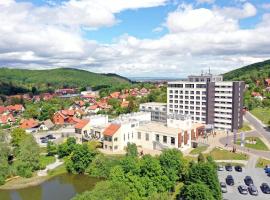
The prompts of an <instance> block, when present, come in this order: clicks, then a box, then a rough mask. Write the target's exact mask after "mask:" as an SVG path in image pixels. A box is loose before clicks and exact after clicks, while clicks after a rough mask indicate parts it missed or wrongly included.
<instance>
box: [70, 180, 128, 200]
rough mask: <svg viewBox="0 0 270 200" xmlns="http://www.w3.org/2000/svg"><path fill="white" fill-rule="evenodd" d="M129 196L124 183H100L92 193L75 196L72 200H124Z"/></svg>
mask: <svg viewBox="0 0 270 200" xmlns="http://www.w3.org/2000/svg"><path fill="white" fill-rule="evenodd" d="M129 194H130V190H129V187H128V186H127V185H126V184H125V183H121V182H117V183H114V182H110V181H101V182H99V183H97V184H96V186H95V188H94V189H93V190H92V191H87V192H84V193H82V194H80V195H77V196H75V197H74V198H73V199H72V200H102V199H106V200H116V199H117V200H125V199H126V197H127V196H128V195H129Z"/></svg>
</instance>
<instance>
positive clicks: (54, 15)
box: [0, 0, 270, 77]
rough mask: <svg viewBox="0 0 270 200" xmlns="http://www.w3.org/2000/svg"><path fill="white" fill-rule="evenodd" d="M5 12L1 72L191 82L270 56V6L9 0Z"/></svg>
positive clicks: (259, 1)
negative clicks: (59, 71) (189, 78)
mask: <svg viewBox="0 0 270 200" xmlns="http://www.w3.org/2000/svg"><path fill="white" fill-rule="evenodd" d="M0 10H2V12H1V13H0V27H1V28H0V40H2V41H3V42H2V43H0V66H2V67H14V68H35V69H44V68H55V67H75V68H82V69H86V70H89V71H94V72H102V73H104V72H105V73H106V72H113V73H119V74H121V75H124V76H171V77H174V76H179V77H180V76H181V77H184V76H186V75H188V74H189V73H197V72H200V71H201V70H205V69H208V67H209V66H211V68H212V69H213V71H214V72H215V73H224V72H226V71H228V70H231V69H235V68H238V67H241V66H244V65H247V64H250V63H254V62H258V61H262V60H265V59H268V58H269V55H270V49H269V48H268V47H267V46H269V45H268V42H269V43H270V41H269V40H268V39H267V35H268V34H270V30H269V28H268V25H270V23H269V19H270V2H269V0H268V1H267V0H192V1H191V0H186V1H181V0H66V1H61V0H59V1H52V0H16V1H15V0H5V2H4V3H2V1H0ZM253 40H254V41H253Z"/></svg>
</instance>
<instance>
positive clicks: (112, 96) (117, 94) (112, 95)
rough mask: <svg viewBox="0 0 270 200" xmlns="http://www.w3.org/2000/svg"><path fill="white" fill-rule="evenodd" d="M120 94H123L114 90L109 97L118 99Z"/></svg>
mask: <svg viewBox="0 0 270 200" xmlns="http://www.w3.org/2000/svg"><path fill="white" fill-rule="evenodd" d="M120 95H121V93H120V92H113V93H111V94H110V96H109V97H110V98H113V99H118V98H119V96H120Z"/></svg>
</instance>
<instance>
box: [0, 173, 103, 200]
mask: <svg viewBox="0 0 270 200" xmlns="http://www.w3.org/2000/svg"><path fill="white" fill-rule="evenodd" d="M98 181H100V179H97V178H92V177H89V176H86V175H73V174H61V175H58V176H55V177H53V178H52V179H49V180H47V181H45V182H43V183H41V184H40V185H37V186H32V187H28V188H24V189H16V190H0V199H1V200H69V199H71V198H72V197H74V196H75V195H76V194H77V193H82V192H84V191H86V190H91V189H92V188H93V187H94V186H95V184H96V183H97V182H98Z"/></svg>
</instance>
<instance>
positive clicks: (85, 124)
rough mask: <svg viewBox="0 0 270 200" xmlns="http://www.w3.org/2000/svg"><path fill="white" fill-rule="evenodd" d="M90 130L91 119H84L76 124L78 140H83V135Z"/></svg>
mask: <svg viewBox="0 0 270 200" xmlns="http://www.w3.org/2000/svg"><path fill="white" fill-rule="evenodd" d="M89 131H90V120H89V119H82V120H80V121H79V122H78V123H77V124H76V125H75V134H76V140H77V141H78V142H80V143H81V142H82V138H83V137H82V135H87V134H88V132H89Z"/></svg>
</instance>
